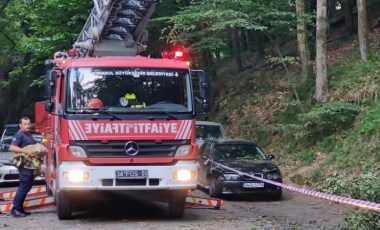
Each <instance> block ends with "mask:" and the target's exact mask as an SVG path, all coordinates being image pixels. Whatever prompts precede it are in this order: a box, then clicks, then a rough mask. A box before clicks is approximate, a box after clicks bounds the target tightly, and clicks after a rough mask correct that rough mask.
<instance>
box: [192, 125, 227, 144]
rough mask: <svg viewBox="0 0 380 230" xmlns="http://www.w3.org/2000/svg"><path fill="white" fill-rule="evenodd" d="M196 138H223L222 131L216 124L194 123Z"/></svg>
mask: <svg viewBox="0 0 380 230" xmlns="http://www.w3.org/2000/svg"><path fill="white" fill-rule="evenodd" d="M195 128H196V135H197V139H200V140H213V139H219V138H224V137H225V135H224V132H223V130H222V127H221V126H218V125H196V126H195Z"/></svg>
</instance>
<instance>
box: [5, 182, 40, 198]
mask: <svg viewBox="0 0 380 230" xmlns="http://www.w3.org/2000/svg"><path fill="white" fill-rule="evenodd" d="M16 192H17V191H10V192H4V193H0V200H5V199H12V198H14V197H15V195H16ZM44 192H46V187H45V186H44V185H41V186H37V187H33V188H32V189H31V190H30V191H29V192H28V195H27V196H30V195H38V194H41V193H44Z"/></svg>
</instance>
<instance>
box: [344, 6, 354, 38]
mask: <svg viewBox="0 0 380 230" xmlns="http://www.w3.org/2000/svg"><path fill="white" fill-rule="evenodd" d="M353 9H354V4H353V1H352V0H342V11H343V15H344V25H345V32H346V35H352V34H353V33H355V30H354V17H353V15H352V12H353Z"/></svg>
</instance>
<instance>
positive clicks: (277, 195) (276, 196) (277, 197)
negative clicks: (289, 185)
mask: <svg viewBox="0 0 380 230" xmlns="http://www.w3.org/2000/svg"><path fill="white" fill-rule="evenodd" d="M272 198H273V199H274V200H282V190H280V191H277V192H274V193H272Z"/></svg>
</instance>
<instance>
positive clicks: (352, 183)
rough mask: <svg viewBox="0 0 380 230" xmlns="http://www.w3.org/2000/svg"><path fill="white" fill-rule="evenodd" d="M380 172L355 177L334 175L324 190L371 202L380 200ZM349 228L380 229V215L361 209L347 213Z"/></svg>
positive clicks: (345, 218) (357, 229) (328, 180)
mask: <svg viewBox="0 0 380 230" xmlns="http://www.w3.org/2000/svg"><path fill="white" fill-rule="evenodd" d="M379 176H380V173H379V172H377V173H376V174H366V175H359V176H358V177H355V178H347V177H342V176H333V177H330V178H328V179H327V181H326V182H327V183H326V188H324V189H322V190H323V191H324V192H327V193H330V194H337V195H340V196H345V197H350V198H354V199H361V200H367V201H371V202H379V201H380V183H378V182H379V179H378V178H379ZM344 220H345V222H346V224H347V226H349V229H355V230H360V229H380V215H379V213H377V212H374V211H366V210H359V211H355V212H353V213H349V214H346V215H345V217H344Z"/></svg>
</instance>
